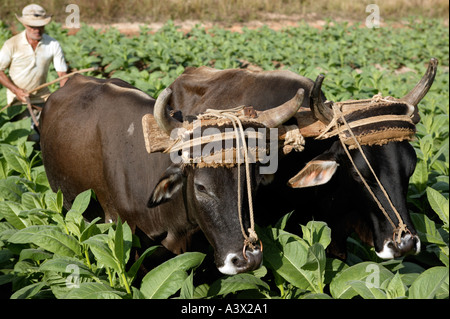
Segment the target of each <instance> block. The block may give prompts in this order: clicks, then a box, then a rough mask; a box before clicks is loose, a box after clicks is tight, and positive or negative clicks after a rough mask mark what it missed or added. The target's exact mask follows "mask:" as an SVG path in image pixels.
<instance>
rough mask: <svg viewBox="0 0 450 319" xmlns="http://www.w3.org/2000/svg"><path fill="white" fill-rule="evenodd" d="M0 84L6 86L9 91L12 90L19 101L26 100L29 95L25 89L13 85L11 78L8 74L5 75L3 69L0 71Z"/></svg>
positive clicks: (24, 101)
mask: <svg viewBox="0 0 450 319" xmlns="http://www.w3.org/2000/svg"><path fill="white" fill-rule="evenodd" d="M0 84H1V85H3V86H5V87H6V88H8V89H9V90H10V91H11V92H13V93H14V94H15V95H16V97H17V99H18V100H19V101H20V102H23V103H26V102H27V100H26V97H29V96H30V94H29V93H28V92H27V90H24V89H21V88H19V87H17V86H15V85H14V83H13V82H12V81H11V79H10V78H9V77H8V76H6V74H5V72H3V71H0Z"/></svg>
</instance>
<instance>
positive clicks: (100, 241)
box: [83, 234, 120, 271]
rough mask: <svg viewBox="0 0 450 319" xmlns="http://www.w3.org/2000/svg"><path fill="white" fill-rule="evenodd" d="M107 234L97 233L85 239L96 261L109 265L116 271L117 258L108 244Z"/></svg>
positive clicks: (118, 267)
mask: <svg viewBox="0 0 450 319" xmlns="http://www.w3.org/2000/svg"><path fill="white" fill-rule="evenodd" d="M108 241H109V238H108V235H106V234H98V235H95V236H92V237H90V238H88V239H87V240H85V241H84V242H83V244H86V245H88V246H89V248H90V249H91V251H92V253H93V254H94V256H95V258H96V259H97V261H98V263H100V264H102V265H105V266H107V267H110V268H112V269H114V270H116V271H120V265H119V262H118V260H117V259H116V258H115V257H114V254H113V252H112V250H111V248H110V247H109V245H108Z"/></svg>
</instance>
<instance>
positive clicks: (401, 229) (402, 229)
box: [392, 221, 411, 243]
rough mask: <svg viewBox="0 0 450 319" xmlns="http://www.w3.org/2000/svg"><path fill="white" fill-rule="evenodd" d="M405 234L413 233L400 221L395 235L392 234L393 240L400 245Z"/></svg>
mask: <svg viewBox="0 0 450 319" xmlns="http://www.w3.org/2000/svg"><path fill="white" fill-rule="evenodd" d="M403 233H409V234H411V231H410V230H409V229H408V226H406V224H404V223H403V222H402V221H400V223H399V225H398V227H397V228H395V229H394V233H393V234H392V240H393V241H396V242H397V243H400V242H401V239H402V234H403ZM395 236H397V239H395Z"/></svg>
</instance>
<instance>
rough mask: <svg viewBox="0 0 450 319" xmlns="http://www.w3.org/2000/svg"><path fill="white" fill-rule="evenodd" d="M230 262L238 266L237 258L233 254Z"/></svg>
mask: <svg viewBox="0 0 450 319" xmlns="http://www.w3.org/2000/svg"><path fill="white" fill-rule="evenodd" d="M231 263H232V264H233V265H235V266H239V258H238V257H237V256H234V257H233V258H232V259H231Z"/></svg>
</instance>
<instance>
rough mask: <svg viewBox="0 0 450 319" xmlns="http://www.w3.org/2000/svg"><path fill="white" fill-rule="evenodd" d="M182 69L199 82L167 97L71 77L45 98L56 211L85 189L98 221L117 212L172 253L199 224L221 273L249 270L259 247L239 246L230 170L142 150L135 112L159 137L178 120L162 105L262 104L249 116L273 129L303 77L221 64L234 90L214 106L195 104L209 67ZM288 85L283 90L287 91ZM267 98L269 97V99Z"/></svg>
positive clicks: (194, 109)
mask: <svg viewBox="0 0 450 319" xmlns="http://www.w3.org/2000/svg"><path fill="white" fill-rule="evenodd" d="M192 73H195V74H197V77H198V78H199V79H201V81H200V82H199V83H195V81H193V82H191V83H190V86H189V87H188V88H179V87H177V83H175V84H174V85H172V90H173V94H172V95H170V94H166V93H168V92H164V94H161V96H160V98H159V99H158V100H157V101H155V100H154V99H153V98H151V97H150V96H148V95H147V94H145V93H143V92H142V91H140V90H138V89H136V88H134V87H133V86H131V85H130V84H128V83H126V82H124V81H122V80H119V79H109V80H102V79H95V78H91V77H85V76H81V75H76V76H74V77H73V78H72V79H70V80H69V81H68V82H67V84H66V85H65V86H64V87H63V88H61V89H59V90H58V91H56V92H55V93H53V94H52V95H51V96H50V98H49V99H48V101H47V103H46V105H45V107H44V110H43V112H42V115H41V148H42V155H43V162H44V166H45V169H46V172H47V176H48V179H49V182H50V185H51V186H52V189H53V190H55V191H57V190H58V189H61V191H62V192H63V194H64V205H65V207H66V208H69V207H70V206H71V203H72V202H73V200H74V198H75V197H76V195H77V194H79V193H80V192H82V191H84V190H86V189H93V190H94V192H95V194H96V195H97V199H98V202H99V203H100V205H101V208H102V210H103V212H104V218H105V220H106V221H115V220H116V219H117V217H118V216H120V218H121V219H122V220H124V221H127V222H128V223H129V225H130V226H131V227H132V229H133V230H136V231H137V230H139V231H140V233H143V234H145V235H146V236H147V237H148V238H150V239H151V240H154V241H157V242H161V243H162V245H163V246H165V247H166V248H167V249H169V250H170V251H172V252H174V253H177V254H178V253H181V252H184V251H186V250H188V249H189V247H190V239H191V236H192V235H193V234H194V233H196V232H197V231H198V230H199V229H201V230H202V231H203V233H204V234H205V236H206V238H207V239H208V240H209V242H210V243H211V245H212V246H213V248H214V251H215V262H216V265H217V267H218V268H219V270H220V271H221V272H223V273H226V274H234V273H239V272H244V271H248V270H252V269H255V268H257V267H259V265H260V264H261V261H262V252H261V247H260V246H259V243H254V245H253V248H252V249H247V251H245V250H244V251H243V248H244V247H245V246H244V244H243V242H244V237H243V234H242V232H241V228H240V223H239V218H238V214H237V196H238V195H237V188H238V172H237V170H236V167H234V168H233V167H231V168H230V167H217V168H210V167H204V168H196V167H193V166H189V165H180V164H173V163H172V162H171V161H170V158H169V155H168V154H162V153H153V154H148V153H147V152H146V147H145V143H144V136H143V133H142V131H143V128H142V121H141V119H142V118H143V116H144V115H146V114H148V113H150V114H154V116H155V120H156V121H157V122H158V124H159V125H160V128H161V132H163V133H162V134H166V133H167V134H169V132H170V131H171V129H172V128H175V127H178V126H180V122H178V121H176V120H174V118H172V117H170V116H168V110H169V109H168V108H166V103H167V102H168V104H169V105H170V106H171V107H172V109H175V110H181V111H182V112H183V114H199V113H202V112H203V111H205V109H206V108H217V109H226V108H228V107H230V106H235V105H236V104H238V105H241V104H247V105H248V104H252V105H255V103H253V102H257V103H260V104H259V105H258V106H259V108H260V109H262V110H264V109H270V110H269V113H261V114H259V118H258V120H259V119H261V123H262V124H263V125H264V126H266V127H275V126H278V125H280V124H282V123H283V122H284V121H286V120H287V119H289V118H291V117H292V116H293V114H295V113H296V111H297V109H298V108H299V106H300V104H301V102H302V100H303V92H304V91H303V90H301V89H302V88H303V89H305V91H308V92H309V91H310V89H311V87H312V84H313V82H312V81H311V80H309V79H305V78H302V77H300V76H296V75H294V74H293V73H290V72H269V73H251V72H246V71H237V70H236V71H235V70H231V71H229V72H225V71H224V73H221V74H223V75H226V76H228V77H230V78H234V79H235V81H232V82H233V83H235V85H236V87H234V88H233V87H222V88H221V90H218V92H217V93H218V94H224V95H227V96H230V101H232V103H223V99H222V100H221V101H220V103H215V102H214V99H212V100H211V101H208V103H200V104H199V105H198V106H196V102H195V101H196V100H197V98H199V97H201V93H199V92H205V86H206V87H208V81H215V83H216V85H217V84H218V83H220V81H222V79H221V76H219V77H216V75H217V74H219V73H215V72H214V71H211V70H209V69H202V68H200V69H198V70H194V69H191V70H187V71H186V74H185V75H183V77H184V78H186V77H189V76H190V75H191V74H192ZM222 77H223V76H222ZM250 80H251V81H250ZM249 81H250V82H249ZM258 83H260V84H258ZM261 83H264V85H268V84H270V83H276V85H274V88H279V89H280V90H281V92H282V94H283V96H286V98H285V99H284V98H277V97H275V96H274V95H273V92H268V94H266V95H265V97H264V94H261V91H262V90H261V87H260V85H261ZM238 88H239V90H238V91H236V92H233V90H237V89H238ZM245 88H247V89H245ZM283 88H284V91H283ZM287 88H288V89H287ZM299 89H300V90H299ZM288 91H289V92H293V94H292V95H291V96H290V97H287V92H288ZM245 92H255V94H253V95H252V94H249V95H247V94H244V93H245ZM256 92H259V93H258V94H256ZM237 95H239V97H237ZM281 100H282V101H281ZM307 100H308V99H307ZM274 101H277V102H276V103H277V104H272V102H274ZM279 101H281V103H280V102H279ZM250 102H251V103H250ZM275 107H276V108H275ZM256 166H257V164H254V165H252V166H251V174H252V178H251V180H252V190H251V191H252V192H254V191H255V190H256V188H257V186H258V185H259V184H260V182H261V180H262V176H261V175H260V174H259V173H258V170H257V169H256ZM240 174H241V175H242V176H241V177H240V181H241V184H242V185H240V189H242V190H245V182H246V177H245V172H244V170H241V173H240ZM244 194H245V192H241V194H240V195H239V196H242V200H241V203H242V215H243V224H244V228H245V229H247V228H249V213H248V203H247V202H246V201H247V199H246V196H244ZM149 197H150V199H149ZM88 213H89V212H88Z"/></svg>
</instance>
